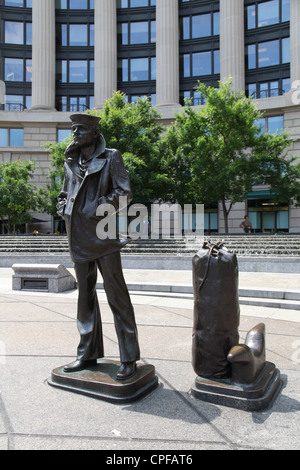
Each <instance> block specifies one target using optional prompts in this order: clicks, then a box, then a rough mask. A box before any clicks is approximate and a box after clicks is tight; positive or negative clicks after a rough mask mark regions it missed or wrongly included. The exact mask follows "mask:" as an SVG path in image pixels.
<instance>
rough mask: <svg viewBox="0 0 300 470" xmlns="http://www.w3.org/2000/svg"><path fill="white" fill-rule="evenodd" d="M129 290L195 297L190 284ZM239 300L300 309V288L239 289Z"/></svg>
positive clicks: (141, 286) (130, 287) (130, 286)
mask: <svg viewBox="0 0 300 470" xmlns="http://www.w3.org/2000/svg"><path fill="white" fill-rule="evenodd" d="M127 287H128V290H129V291H130V292H132V293H141V294H144V295H146V294H148V295H151V296H153V295H154V296H162V295H164V296H172V297H177V298H189V299H191V300H192V299H193V297H194V294H193V287H192V286H191V285H189V284H182V285H178V284H174V285H172V284H150V283H143V284H141V283H127ZM97 289H99V290H103V283H102V282H98V283H97ZM239 302H240V304H241V305H253V306H260V307H268V308H283V309H288V310H300V290H299V291H283V290H280V289H276V290H262V289H254V288H243V289H239Z"/></svg>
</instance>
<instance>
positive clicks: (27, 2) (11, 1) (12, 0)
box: [4, 0, 32, 8]
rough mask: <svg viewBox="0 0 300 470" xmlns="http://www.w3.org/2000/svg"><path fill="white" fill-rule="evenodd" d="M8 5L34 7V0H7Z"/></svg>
mask: <svg viewBox="0 0 300 470" xmlns="http://www.w3.org/2000/svg"><path fill="white" fill-rule="evenodd" d="M4 5H5V6H6V7H19V8H24V7H25V8H32V0H5V1H4Z"/></svg>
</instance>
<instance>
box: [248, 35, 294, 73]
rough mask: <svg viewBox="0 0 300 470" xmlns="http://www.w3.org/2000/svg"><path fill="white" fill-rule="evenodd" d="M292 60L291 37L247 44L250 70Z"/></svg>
mask: <svg viewBox="0 0 300 470" xmlns="http://www.w3.org/2000/svg"><path fill="white" fill-rule="evenodd" d="M289 62H290V38H288V37H287V38H283V39H276V40H274V41H266V42H260V43H257V44H249V45H248V46H247V65H248V70H251V69H256V68H262V67H272V66H274V65H280V64H286V63H289Z"/></svg>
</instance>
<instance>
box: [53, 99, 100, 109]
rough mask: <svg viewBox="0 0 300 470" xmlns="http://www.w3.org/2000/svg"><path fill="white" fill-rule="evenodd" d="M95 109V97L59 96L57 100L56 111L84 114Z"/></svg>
mask: <svg viewBox="0 0 300 470" xmlns="http://www.w3.org/2000/svg"><path fill="white" fill-rule="evenodd" d="M93 107H94V97H93V96H57V98H56V109H57V110H58V111H71V112H73V113H74V112H77V111H80V112H84V111H86V110H87V109H92V108H93Z"/></svg>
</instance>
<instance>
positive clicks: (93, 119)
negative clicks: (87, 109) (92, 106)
mask: <svg viewBox="0 0 300 470" xmlns="http://www.w3.org/2000/svg"><path fill="white" fill-rule="evenodd" d="M70 119H71V121H72V124H73V125H74V124H84V125H85V126H88V127H90V126H93V127H96V126H98V125H99V121H100V119H101V118H100V117H99V116H91V115H90V114H86V113H83V114H80V113H78V114H72V116H70Z"/></svg>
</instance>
